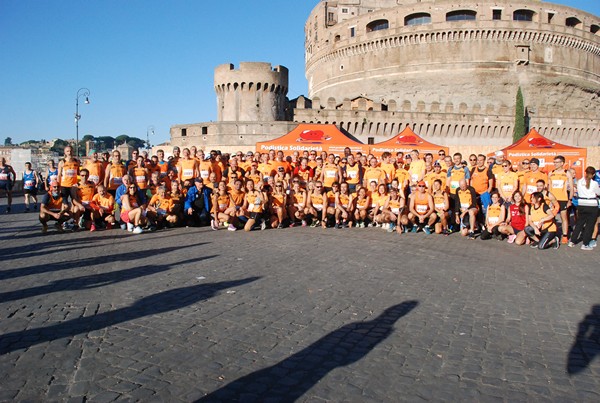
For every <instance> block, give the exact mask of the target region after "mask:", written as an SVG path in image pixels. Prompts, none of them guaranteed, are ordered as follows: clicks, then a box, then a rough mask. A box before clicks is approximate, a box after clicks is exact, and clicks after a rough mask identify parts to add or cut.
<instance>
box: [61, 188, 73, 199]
mask: <svg viewBox="0 0 600 403" xmlns="http://www.w3.org/2000/svg"><path fill="white" fill-rule="evenodd" d="M71 189H73V188H70V187H68V188H64V187H61V188H60V195H61V196H62V198H63V202H64V203H66V202H68V201H69V200H71Z"/></svg>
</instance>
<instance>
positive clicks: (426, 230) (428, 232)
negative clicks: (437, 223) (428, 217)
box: [423, 225, 431, 235]
mask: <svg viewBox="0 0 600 403" xmlns="http://www.w3.org/2000/svg"><path fill="white" fill-rule="evenodd" d="M423 231H425V233H426V234H427V235H431V229H430V228H429V225H426V226H424V227H423Z"/></svg>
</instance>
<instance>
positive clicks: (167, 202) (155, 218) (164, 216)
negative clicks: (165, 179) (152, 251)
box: [146, 186, 177, 230]
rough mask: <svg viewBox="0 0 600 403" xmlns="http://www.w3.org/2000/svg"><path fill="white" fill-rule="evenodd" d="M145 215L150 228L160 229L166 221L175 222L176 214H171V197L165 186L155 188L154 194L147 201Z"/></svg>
mask: <svg viewBox="0 0 600 403" xmlns="http://www.w3.org/2000/svg"><path fill="white" fill-rule="evenodd" d="M146 217H148V220H149V221H150V225H151V226H150V230H156V229H162V228H164V227H165V225H166V224H167V223H170V224H175V223H176V222H177V216H176V215H175V214H173V198H172V197H171V195H170V193H168V192H167V188H166V187H165V186H159V187H158V188H157V189H156V194H155V195H154V196H152V198H151V199H150V202H149V203H148V208H147V212H146Z"/></svg>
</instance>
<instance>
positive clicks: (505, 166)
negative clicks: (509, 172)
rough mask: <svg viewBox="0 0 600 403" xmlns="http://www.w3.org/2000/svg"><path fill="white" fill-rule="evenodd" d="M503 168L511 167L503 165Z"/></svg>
mask: <svg viewBox="0 0 600 403" xmlns="http://www.w3.org/2000/svg"><path fill="white" fill-rule="evenodd" d="M502 166H503V167H504V168H507V167H509V166H510V165H502Z"/></svg>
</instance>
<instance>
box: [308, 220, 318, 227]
mask: <svg viewBox="0 0 600 403" xmlns="http://www.w3.org/2000/svg"><path fill="white" fill-rule="evenodd" d="M317 225H319V224H317V220H313V222H311V223H310V227H311V228H315V227H316V226H317Z"/></svg>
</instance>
